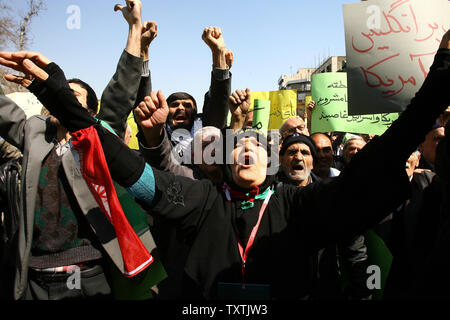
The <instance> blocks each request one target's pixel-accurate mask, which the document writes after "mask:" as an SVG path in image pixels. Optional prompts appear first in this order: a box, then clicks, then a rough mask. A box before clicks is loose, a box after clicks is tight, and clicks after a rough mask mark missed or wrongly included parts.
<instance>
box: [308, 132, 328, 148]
mask: <svg viewBox="0 0 450 320" xmlns="http://www.w3.org/2000/svg"><path fill="white" fill-rule="evenodd" d="M311 138H312V139H313V140H314V142H315V143H316V145H321V146H332V144H331V141H330V139H329V138H328V137H327V136H325V135H324V134H322V133H320V134H316V135H313V136H312V137H311Z"/></svg>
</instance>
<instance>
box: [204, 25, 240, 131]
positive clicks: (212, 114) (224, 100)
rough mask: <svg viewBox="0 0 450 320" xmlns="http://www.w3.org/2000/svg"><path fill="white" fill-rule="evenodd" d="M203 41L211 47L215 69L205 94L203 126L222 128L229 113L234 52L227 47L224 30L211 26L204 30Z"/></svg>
mask: <svg viewBox="0 0 450 320" xmlns="http://www.w3.org/2000/svg"><path fill="white" fill-rule="evenodd" d="M202 39H203V41H204V42H205V43H206V44H207V45H208V47H209V48H210V49H211V53H212V60H213V71H212V74H211V85H210V88H209V91H208V92H207V93H206V94H205V100H204V104H203V117H202V120H203V126H213V127H216V128H219V129H222V128H224V127H225V126H226V121H227V115H228V97H229V96H230V94H231V72H230V70H229V69H230V68H231V66H232V64H233V59H234V55H233V52H232V51H231V50H229V49H226V47H225V39H224V37H223V34H222V30H221V29H220V28H218V27H209V28H206V29H205V30H204V31H203V34H202Z"/></svg>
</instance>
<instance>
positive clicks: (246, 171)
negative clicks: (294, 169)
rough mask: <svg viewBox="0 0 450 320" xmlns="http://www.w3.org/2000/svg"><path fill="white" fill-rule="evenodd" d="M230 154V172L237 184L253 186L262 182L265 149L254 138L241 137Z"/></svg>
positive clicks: (244, 186) (265, 166) (265, 156)
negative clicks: (231, 159)
mask: <svg viewBox="0 0 450 320" xmlns="http://www.w3.org/2000/svg"><path fill="white" fill-rule="evenodd" d="M231 154H232V158H233V164H231V165H230V166H231V174H232V177H233V181H234V182H235V183H236V184H237V185H238V186H240V187H241V188H253V187H256V186H259V185H260V184H262V183H263V182H264V180H265V179H266V175H267V161H268V157H267V151H266V149H265V147H264V145H262V144H261V143H260V142H258V141H257V139H256V138H254V137H244V138H242V139H241V140H239V141H238V143H237V144H236V147H235V148H234V150H233V151H232V153H231Z"/></svg>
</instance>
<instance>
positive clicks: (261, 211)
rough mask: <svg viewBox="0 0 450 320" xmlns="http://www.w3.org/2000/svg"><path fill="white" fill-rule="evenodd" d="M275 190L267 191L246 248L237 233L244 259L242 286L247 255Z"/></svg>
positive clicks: (227, 192) (227, 194)
mask: <svg viewBox="0 0 450 320" xmlns="http://www.w3.org/2000/svg"><path fill="white" fill-rule="evenodd" d="M224 191H225V195H226V197H227V200H228V201H231V197H230V193H229V191H228V188H224ZM272 194H273V191H272V190H271V189H269V192H268V193H267V195H266V197H265V199H264V202H263V204H262V206H261V209H260V210H259V216H258V221H257V222H256V224H255V226H254V227H253V229H252V232H251V233H250V238H249V239H248V242H247V246H246V247H245V250H244V248H243V247H242V244H241V241H240V240H239V237H238V236H237V235H236V238H237V242H238V249H239V254H240V255H241V260H242V267H241V271H242V288H243V289H244V288H245V266H246V262H247V257H248V254H249V252H250V249H251V248H252V246H253V242H254V241H255V237H256V233H257V232H258V229H259V225H260V223H261V220H262V217H263V215H264V212H265V211H266V208H267V205H268V204H269V200H270V197H271V196H272Z"/></svg>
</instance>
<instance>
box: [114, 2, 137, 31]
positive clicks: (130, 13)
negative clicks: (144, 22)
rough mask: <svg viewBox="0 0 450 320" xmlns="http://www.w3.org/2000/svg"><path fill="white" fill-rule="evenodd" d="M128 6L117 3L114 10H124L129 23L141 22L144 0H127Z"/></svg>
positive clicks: (124, 15)
mask: <svg viewBox="0 0 450 320" xmlns="http://www.w3.org/2000/svg"><path fill="white" fill-rule="evenodd" d="M125 2H126V6H122V5H120V4H116V5H115V6H114V11H122V14H123V17H124V18H125V20H126V21H127V22H128V24H129V25H130V26H131V25H135V24H141V11H142V2H141V1H139V0H126V1H125Z"/></svg>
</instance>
